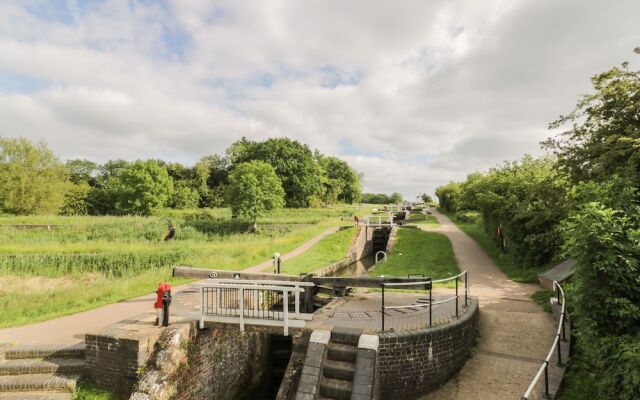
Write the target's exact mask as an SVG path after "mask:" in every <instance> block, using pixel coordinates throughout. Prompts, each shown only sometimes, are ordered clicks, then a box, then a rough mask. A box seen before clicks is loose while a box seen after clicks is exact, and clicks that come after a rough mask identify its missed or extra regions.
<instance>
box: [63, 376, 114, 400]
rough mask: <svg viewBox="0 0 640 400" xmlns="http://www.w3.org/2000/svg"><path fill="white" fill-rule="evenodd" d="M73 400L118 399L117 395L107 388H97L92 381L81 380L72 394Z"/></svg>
mask: <svg viewBox="0 0 640 400" xmlns="http://www.w3.org/2000/svg"><path fill="white" fill-rule="evenodd" d="M73 400H118V396H117V395H116V394H115V393H113V392H110V391H108V390H102V389H98V388H96V387H95V386H94V385H93V384H92V383H90V382H88V381H86V380H82V381H81V382H80V384H79V385H78V388H77V389H76V392H75V393H74V394H73Z"/></svg>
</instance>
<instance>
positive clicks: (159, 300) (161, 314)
mask: <svg viewBox="0 0 640 400" xmlns="http://www.w3.org/2000/svg"><path fill="white" fill-rule="evenodd" d="M170 303H171V285H169V284H168V283H162V282H160V283H158V290H156V302H155V303H154V304H153V308H155V309H156V323H155V325H156V326H158V325H160V322H161V321H162V322H163V325H164V326H167V325H166V324H168V322H169V321H168V320H169V318H167V317H168V308H169V304H170ZM165 320H166V321H165Z"/></svg>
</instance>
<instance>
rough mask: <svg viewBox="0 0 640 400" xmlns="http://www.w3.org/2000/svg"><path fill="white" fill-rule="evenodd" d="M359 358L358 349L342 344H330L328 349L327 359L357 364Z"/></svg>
mask: <svg viewBox="0 0 640 400" xmlns="http://www.w3.org/2000/svg"><path fill="white" fill-rule="evenodd" d="M357 356H358V348H357V347H355V346H350V345H346V344H340V343H332V342H329V346H328V348H327V358H328V359H329V360H335V361H346V362H351V363H355V362H356V357H357Z"/></svg>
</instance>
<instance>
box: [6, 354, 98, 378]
mask: <svg viewBox="0 0 640 400" xmlns="http://www.w3.org/2000/svg"><path fill="white" fill-rule="evenodd" d="M84 370H85V362H84V359H80V358H48V359H45V360H41V359H38V358H26V359H21V360H5V361H2V362H0V375H27V374H77V375H80V374H82V373H83V372H84Z"/></svg>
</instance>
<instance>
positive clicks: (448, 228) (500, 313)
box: [421, 210, 556, 400]
mask: <svg viewBox="0 0 640 400" xmlns="http://www.w3.org/2000/svg"><path fill="white" fill-rule="evenodd" d="M432 212H433V215H434V216H435V217H436V219H437V220H438V222H439V223H440V227H438V228H435V229H428V228H427V229H428V230H430V231H435V232H441V233H443V234H445V235H446V236H447V237H448V238H449V240H451V244H452V245H453V251H454V253H455V257H456V261H457V262H458V265H459V266H460V269H461V270H465V269H466V270H468V271H469V287H470V292H471V294H472V295H473V296H477V297H478V298H479V300H480V325H479V331H480V332H479V333H480V337H479V339H478V343H477V345H476V347H475V354H474V355H473V356H472V358H470V359H469V360H467V362H466V364H465V366H464V367H463V368H462V370H461V371H460V372H459V373H458V374H457V375H456V376H454V377H453V378H452V379H451V380H450V381H449V382H448V383H446V384H445V385H443V386H442V387H441V388H440V389H438V390H436V391H434V392H432V393H430V394H429V395H427V396H424V397H422V398H421V399H422V400H458V399H459V400H470V399H478V400H499V399H500V400H502V399H505V400H506V399H510V400H511V399H519V398H520V397H521V396H522V394H523V392H524V391H525V390H526V388H527V386H528V385H529V383H530V382H531V379H533V376H534V375H535V373H536V371H537V369H538V368H539V366H540V364H541V363H542V360H543V359H544V357H545V356H546V354H547V352H548V351H549V348H550V347H551V343H552V342H553V338H554V332H555V328H556V326H555V322H554V320H553V317H552V316H551V314H549V313H546V312H544V311H543V310H542V308H541V307H540V306H538V305H537V304H535V303H534V302H533V301H532V300H531V298H530V297H529V296H530V295H531V294H532V293H534V292H536V291H538V290H540V289H541V288H540V286H538V285H537V284H519V283H515V282H513V281H511V280H510V279H509V278H508V277H507V276H506V275H505V274H504V273H503V272H502V271H501V270H500V269H499V268H498V266H497V265H496V264H495V263H494V262H493V260H491V258H489V256H487V254H486V253H485V252H484V251H483V250H482V249H481V248H480V247H479V246H478V244H477V243H476V242H475V241H474V240H473V239H471V238H470V237H469V236H467V235H466V234H465V233H464V232H462V231H461V230H460V229H458V227H456V226H455V224H453V223H452V222H451V221H450V220H449V218H447V217H446V216H445V215H442V214H441V213H439V212H438V211H435V210H433V211H432Z"/></svg>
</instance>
